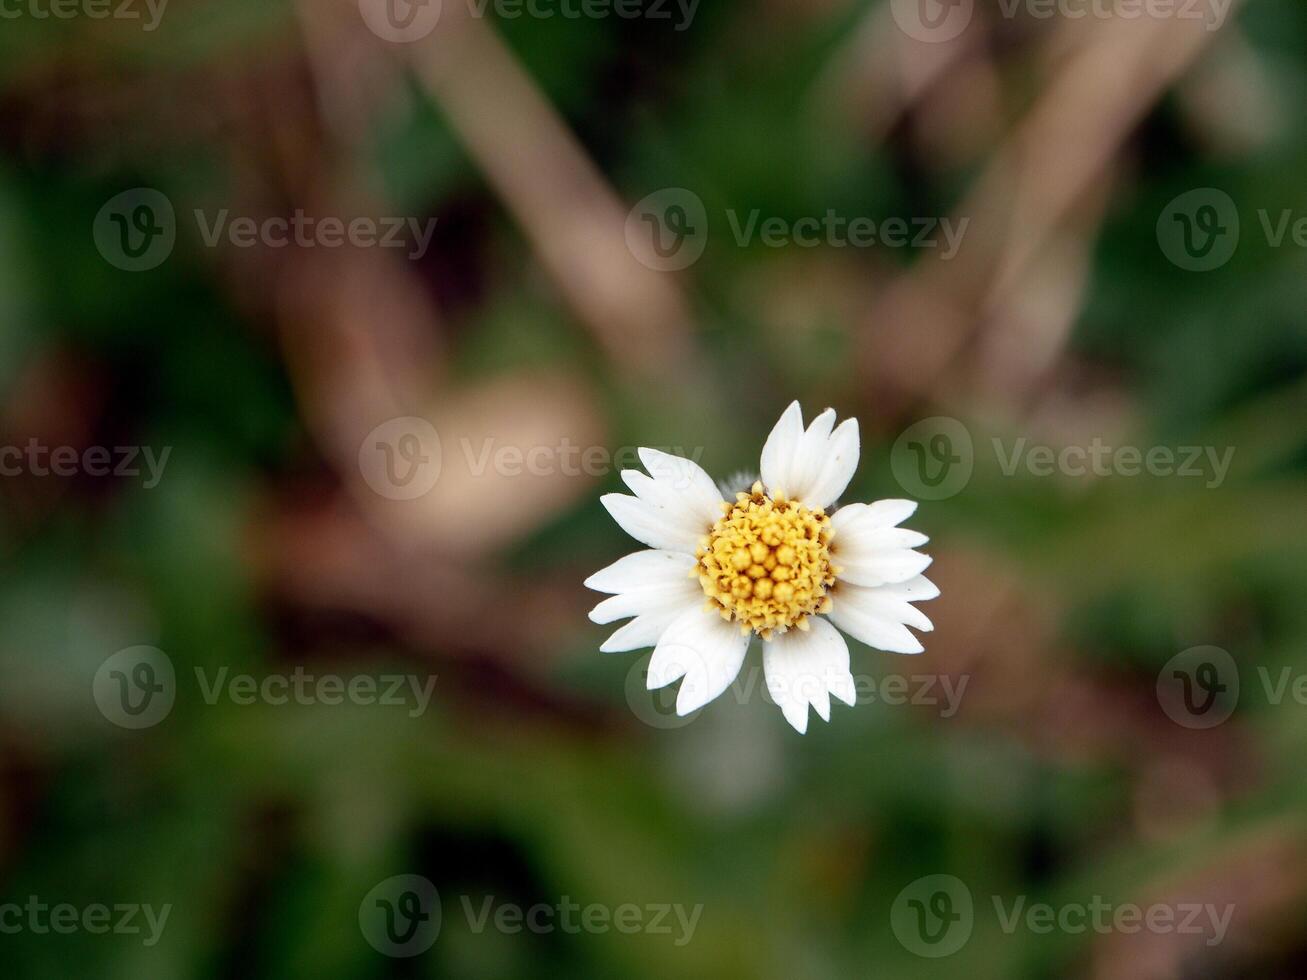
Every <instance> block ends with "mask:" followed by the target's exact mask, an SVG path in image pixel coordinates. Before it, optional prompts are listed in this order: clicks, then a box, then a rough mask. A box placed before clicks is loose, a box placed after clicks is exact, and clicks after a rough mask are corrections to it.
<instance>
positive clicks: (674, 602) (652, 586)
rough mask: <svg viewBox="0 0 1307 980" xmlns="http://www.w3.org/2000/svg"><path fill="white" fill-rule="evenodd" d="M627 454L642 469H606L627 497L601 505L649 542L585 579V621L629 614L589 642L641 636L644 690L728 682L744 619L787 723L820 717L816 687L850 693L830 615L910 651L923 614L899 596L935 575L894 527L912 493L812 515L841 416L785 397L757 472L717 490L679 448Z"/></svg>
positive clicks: (834, 491) (824, 492) (700, 699)
mask: <svg viewBox="0 0 1307 980" xmlns="http://www.w3.org/2000/svg"><path fill="white" fill-rule="evenodd" d="M640 461H641V462H642V463H644V465H645V468H646V469H648V471H649V473H648V475H646V474H644V473H641V472H640V471H639V470H625V471H623V473H622V480H623V481H624V482H625V483H626V485H627V486H628V487H629V488H630V489H631V491H632V492H633V493H634V494H635V496H629V495H627V494H622V493H610V494H606V495H605V496H604V497H603V505H604V507H606V508H607V509H608V513H610V514H611V515H612V516H613V519H614V520H615V521H617V523H618V524H619V525H621V527H622V529H623V530H624V531H626V533H627V534H629V535H631V537H633V538H635V539H636V540H637V541H640V542H641V543H643V544H646V545H648V546H649V549H650V550H646V551H638V552H636V553H635V554H632V555H627V556H626V557H625V558H622V559H620V560H619V561H617V562H614V563H613V564H612V565H609V566H608V567H607V568H605V569H604V570H603V571H601V572H596V573H595V574H594V575H591V576H590V577H589V578H588V579H586V581H585V584H586V586H587V587H589V588H591V589H594V590H596V591H598V592H607V593H611V595H610V597H609V598H607V599H605V600H604V601H603V602H601V603H599V605H597V606H595V608H594V609H593V610H591V612H590V618H591V619H592V620H594V621H595V622H596V623H611V622H614V621H615V620H619V619H627V618H630V622H628V623H626V624H625V625H624V626H622V627H621V628H620V629H619V630H618V631H617V632H616V633H614V634H613V635H612V636H610V637H609V638H608V639H607V641H605V643H604V644H603V646H601V647H600V649H601V650H603V651H604V652H606V653H617V652H622V651H627V650H638V649H640V648H642V647H650V646H651V647H653V648H654V652H653V658H652V659H651V660H650V662H649V674H648V686H649V689H650V690H651V691H652V690H656V689H658V688H661V687H666V686H667V685H668V684H671V683H672V682H673V681H675V680H677V679H678V678H680V679H682V680H681V688H680V690H679V691H678V692H677V697H676V712H677V714H679V715H687V714H689V713H690V712H692V711H696V710H698V709H699V708H701V707H703V706H704V705H705V704H707V703H708V702H709V701H711V700H713V699H714V698H715V697H717V696H718V695H719V694H721V693H722V692H723V691H725V690H726V688H727V687H729V686H730V684H731V682H732V681H734V680H735V678H736V676H737V675H738V674H739V672H740V668H741V666H742V665H743V664H744V656H745V653H746V652H747V651H748V648H749V643H750V641H751V640H752V638H753V635H754V634H755V633H756V634H758V636H760V637H761V638H762V641H763V652H762V663H763V670H764V672H765V674H766V678H767V690H768V692H769V693H770V694H771V696H772V699H773V700H774V701H775V702H776V703H777V704H778V705H780V707H781V710H782V711H783V712H784V713H785V718H786V720H787V721H789V723H790V724H791V725H793V726H794V727H795V729H797V730H798V731H799V732H804V731H806V730H807V727H808V708H809V706H811V707H813V708H815V709H816V711H817V714H819V715H821V717H822V719H823V720H824V721H829V720H830V699H831V696H832V695H834V696H835V697H837V698H839V699H840V700H841V701H843V702H844V703H845V704H848V705H852V704H853V703H854V700H855V692H854V684H853V675H852V674H851V673H850V672H849V648H848V645H847V644H846V643H845V641H844V637H843V635H841V633H840V630H843V631H844V632H845V633H847V634H848V635H849V636H852V637H853V638H855V639H858V640H861V641H862V642H863V643H866V644H867V645H868V646H872V647H876V648H877V649H880V650H888V651H891V652H893V653H920V652H921V650H922V646H921V643H920V642H919V641H918V640H917V638H916V637H915V636H914V635H913V634H912V633H911V632H910V631H909V630H908V629H907V627H908V626H911V627H914V628H915V629H918V630H930V629H932V628H933V627H932V626H931V622H930V620H929V619H927V618H926V617H925V616H924V615H922V613H921V612H920V611H919V610H917V608H916V607H915V606H913V605H912V603H914V602H918V601H921V600H923V599H933V598H935V597H936V596H937V595H939V589H937V588H936V587H935V586H934V585H932V584H931V583H930V582H929V581H928V580H927V579H926V578H925V577H924V576H923V575H922V574H921V573H922V572H923V571H925V569H926V566H928V565H929V564H930V558H929V557H928V556H926V555H923V554H921V553H920V552H918V551H915V550H914V549H915V548H918V547H919V546H921V545H923V544H925V543H926V540H927V539H926V537H925V535H922V534H918V533H917V532H916V531H909V530H907V529H905V528H901V527H899V525H900V524H902V523H903V521H905V520H906V519H907V518H908V517H910V516H911V515H912V513H913V512H914V511H915V510H916V509H917V504H916V502H915V501H911V500H879V501H877V502H876V503H874V504H848V505H846V506H844V507H841V508H840V509H839V510H837V511H834V512H833V513H831V514H829V515H828V514H827V510H828V509H829V508H832V507H833V506H834V504H835V501H836V500H837V499H838V497H839V495H840V494H841V493H843V492H844V489H845V487H847V486H848V484H849V480H850V479H851V478H852V477H853V471H854V470H855V469H856V467H857V465H858V423H857V421H856V420H855V419H848V420H846V421H844V422H843V423H841V424H840V425H839V426H838V427H836V425H835V411H834V409H827V410H826V411H825V412H823V413H822V414H821V415H819V416H817V418H816V419H814V420H813V421H812V424H811V425H809V426H808V428H807V429H806V430H805V429H804V427H803V413H802V410H801V409H800V408H799V403H798V402H794V403H793V404H792V405H790V407H789V408H787V409H786V410H785V414H784V415H782V416H781V419H780V421H779V422H777V423H776V427H775V428H774V429H772V431H771V435H770V436H768V437H767V444H766V445H765V446H763V449H762V465H761V480H760V481H758V482H754V483H753V485H752V489H751V490H747V491H743V492H740V493H737V494H736V495H735V500H734V502H733V503H732V502H728V501H725V500H723V499H722V493H721V492H720V491H719V490H718V488H717V486H716V485H715V484H714V483H713V481H712V479H711V478H709V476H708V474H707V473H705V472H704V471H703V470H702V469H700V467H699V466H698V465H697V464H696V463H694V462H693V461H691V460H688V459H682V458H680V457H678V456H669V455H668V454H666V453H661V452H658V451H657V450H654V449H641V450H640ZM832 624H834V625H832ZM836 627H838V628H839V629H836Z"/></svg>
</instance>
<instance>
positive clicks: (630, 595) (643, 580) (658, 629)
mask: <svg viewBox="0 0 1307 980" xmlns="http://www.w3.org/2000/svg"><path fill="white" fill-rule="evenodd" d="M693 567H694V558H693V556H691V555H682V554H678V553H676V552H674V551H637V552H636V553H635V554H633V555H627V556H626V557H625V558H619V559H618V560H617V561H615V562H613V563H612V564H611V565H609V566H608V567H607V568H605V569H603V570H602V571H599V572H595V573H594V574H593V575H591V576H590V577H589V578H588V579H586V580H585V584H586V585H587V586H588V587H589V588H592V589H594V590H595V591H597V592H611V593H615V595H613V596H611V597H610V598H608V599H605V600H604V601H603V602H601V603H599V605H597V606H595V607H594V609H592V610H591V611H590V618H591V619H592V620H593V621H594V622H596V623H611V622H612V621H613V620H615V619H623V618H625V617H627V616H634V617H635V618H634V619H633V620H631V622H629V623H627V624H626V625H625V626H623V627H622V628H621V629H619V630H618V631H617V632H616V633H614V634H613V635H612V636H610V637H609V638H608V639H607V640H605V641H604V643H603V645H602V646H601V647H600V648H599V649H600V651H602V652H603V653H618V652H622V651H625V650H638V649H640V648H641V647H651V646H653V645H654V644H656V643H657V642H658V638H659V637H660V636H662V634H663V631H664V630H665V629H666V628H667V626H668V624H669V623H671V621H672V620H673V619H675V618H676V617H677V616H678V615H680V614H681V613H682V612H684V611H685V610H686V609H690V608H693V607H694V606H696V605H699V604H700V603H702V602H703V591H702V590H701V589H700V587H699V583H698V582H697V581H696V580H695V579H694V578H692V577H691V576H690V570H691V569H692V568H693Z"/></svg>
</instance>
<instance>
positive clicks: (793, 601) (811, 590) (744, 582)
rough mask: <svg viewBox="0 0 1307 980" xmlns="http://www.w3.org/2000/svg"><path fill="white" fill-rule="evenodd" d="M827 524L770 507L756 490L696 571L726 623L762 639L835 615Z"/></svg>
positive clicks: (716, 535)
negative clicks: (828, 612) (812, 619)
mask: <svg viewBox="0 0 1307 980" xmlns="http://www.w3.org/2000/svg"><path fill="white" fill-rule="evenodd" d="M830 538H831V531H830V518H829V517H827V516H826V513H825V512H824V511H822V510H821V509H817V510H809V509H808V508H807V507H804V506H803V505H802V504H799V503H797V502H795V501H791V500H786V499H784V498H781V499H773V498H771V497H768V496H767V495H766V494H765V493H764V492H763V489H762V484H761V483H755V484H754V485H753V489H752V490H751V491H750V492H749V493H740V494H737V495H736V498H735V503H734V504H727V505H726V513H725V514H724V515H723V516H722V517H721V518H720V519H719V520H718V521H717V523H716V524H714V525H713V527H712V531H711V532H709V535H708V540H707V543H706V544H705V545H704V546H703V547H702V548H700V549H699V552H698V554H697V557H698V559H699V565H698V567H697V568H696V569H695V574H696V575H697V577H698V579H699V582H700V584H701V585H702V586H703V591H704V595H706V596H707V597H708V600H709V602H710V603H711V604H712V605H713V607H714V608H716V609H717V610H718V611H719V612H720V613H721V614H722V617H723V618H724V619H728V620H733V621H735V622H737V623H739V624H740V628H741V630H743V631H744V632H748V631H749V630H754V631H756V632H757V633H759V634H761V635H762V637H763V638H764V639H769V638H770V637H771V635H772V632H773V631H780V632H784V631H785V630H787V629H789V628H790V627H792V626H797V627H798V628H799V629H806V628H807V625H808V623H807V618H808V617H809V616H811V615H813V614H814V613H818V612H823V611H825V610H827V609H829V607H830V600H829V598H827V596H826V592H827V590H828V589H829V588H830V587H831V586H832V585H834V584H835V572H834V569H833V567H832V565H831V561H830Z"/></svg>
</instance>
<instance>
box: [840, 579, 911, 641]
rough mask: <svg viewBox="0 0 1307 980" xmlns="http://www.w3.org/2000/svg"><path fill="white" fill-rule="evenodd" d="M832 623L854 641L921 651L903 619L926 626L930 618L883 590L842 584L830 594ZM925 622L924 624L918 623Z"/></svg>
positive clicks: (898, 597)
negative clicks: (831, 595)
mask: <svg viewBox="0 0 1307 980" xmlns="http://www.w3.org/2000/svg"><path fill="white" fill-rule="evenodd" d="M827 615H828V616H829V617H830V620H831V622H832V623H834V624H835V625H836V626H838V627H839V628H840V629H842V630H843V631H844V632H845V633H848V634H849V636H851V637H853V638H854V639H855V640H861V641H862V642H863V643H865V644H867V645H868V646H872V647H875V648H876V649H878V650H887V651H889V652H890V653H920V652H921V651H922V646H921V641H920V640H918V639H917V638H916V637H915V636H913V635H912V633H911V632H909V631H908V629H907V627H906V626H904V625H903V624H904V623H905V622H907V623H911V624H912V625H916V626H918V628H922V629H925V628H927V627H928V626H929V623H930V620H928V619H926V617H925V616H923V615H922V614H921V612H920V611H919V610H917V609H915V608H913V607H912V606H910V605H908V603H907V602H906V601H905V600H904V599H903V598H901V597H900V596H897V595H894V594H893V593H892V592H890V591H888V590H886V589H864V588H859V587H858V586H854V585H841V586H840V587H839V589H837V590H836V592H835V595H834V596H833V597H832V607H831V611H830V612H829V613H827ZM923 620H924V621H925V623H926V624H927V625H926V626H921V625H920V624H921V622H922V621H923Z"/></svg>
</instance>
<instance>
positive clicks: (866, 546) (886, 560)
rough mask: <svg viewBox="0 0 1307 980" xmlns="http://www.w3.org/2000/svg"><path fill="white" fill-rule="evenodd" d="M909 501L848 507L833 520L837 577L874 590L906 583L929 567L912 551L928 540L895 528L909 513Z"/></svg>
mask: <svg viewBox="0 0 1307 980" xmlns="http://www.w3.org/2000/svg"><path fill="white" fill-rule="evenodd" d="M909 505H910V502H908V501H885V500H881V501H877V502H876V503H874V504H871V505H867V504H849V505H848V506H847V507H841V508H840V509H839V510H838V511H836V512H835V515H834V516H833V517H832V518H831V551H832V554H833V555H834V558H835V565H836V567H837V568H839V573H838V577H839V578H840V579H841V580H843V581H845V582H850V583H852V584H854V585H862V586H867V587H874V586H878V585H885V584H887V583H892V582H905V581H907V580H908V579H910V578H913V577H914V576H917V575H920V574H921V573H922V572H923V571H925V570H926V568H927V567H928V566H929V565H930V561H931V559H930V557H929V556H928V555H923V554H920V553H918V552H916V551H913V550H912V549H913V548H917V547H920V546H921V545H923V544H925V543H926V542H927V541H928V540H930V539H929V538H927V537H926V536H925V535H924V534H921V533H919V532H917V531H912V530H909V529H907V528H901V527H896V526H894V525H895V524H897V523H898V522H899V521H901V520H903V519H904V518H905V517H907V515H908V513H910V506H909Z"/></svg>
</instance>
